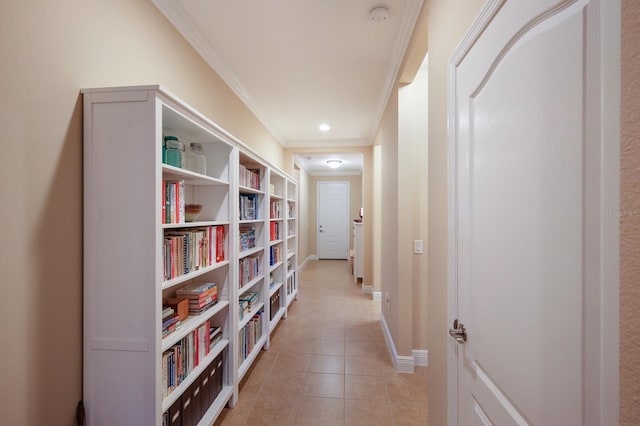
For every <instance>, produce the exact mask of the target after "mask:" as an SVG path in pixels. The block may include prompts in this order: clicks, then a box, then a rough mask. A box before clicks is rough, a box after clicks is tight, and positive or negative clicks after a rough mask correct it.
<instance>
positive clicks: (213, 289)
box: [176, 283, 218, 315]
mask: <svg viewBox="0 0 640 426" xmlns="http://www.w3.org/2000/svg"><path fill="white" fill-rule="evenodd" d="M176 296H177V297H178V298H180V299H187V300H188V301H189V315H200V314H201V313H203V312H204V311H206V310H207V309H209V308H210V307H211V306H213V305H215V304H216V303H218V286H217V285H216V284H215V283H190V284H187V285H186V286H184V287H182V288H180V289H179V290H178V291H176Z"/></svg>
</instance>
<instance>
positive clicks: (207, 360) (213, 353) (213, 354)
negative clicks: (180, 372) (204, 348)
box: [162, 339, 229, 411]
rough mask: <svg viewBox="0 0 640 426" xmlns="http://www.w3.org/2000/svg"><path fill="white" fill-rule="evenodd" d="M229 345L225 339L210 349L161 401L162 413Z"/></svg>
mask: <svg viewBox="0 0 640 426" xmlns="http://www.w3.org/2000/svg"><path fill="white" fill-rule="evenodd" d="M228 345H229V341H228V340H226V339H222V340H220V341H219V342H218V343H216V345H215V346H214V347H213V348H212V349H211V352H209V354H207V356H206V357H204V358H203V359H202V362H201V363H200V364H199V365H198V366H197V367H196V368H194V369H193V370H192V371H191V373H189V375H188V376H187V377H186V378H185V379H184V380H183V381H182V383H180V384H179V385H178V386H177V387H176V388H175V389H174V390H173V392H171V393H170V394H169V395H168V396H167V397H166V398H163V400H162V411H167V410H168V409H169V407H171V405H173V403H174V402H176V400H177V399H178V398H180V395H181V394H182V393H183V392H184V391H185V390H186V389H188V388H189V386H191V384H192V383H193V382H194V381H195V380H196V378H197V377H198V376H199V375H200V374H201V373H202V372H203V371H204V370H205V369H206V368H207V366H208V365H209V364H211V362H212V361H213V360H214V359H215V358H216V357H217V356H218V355H220V353H221V352H222V351H223V350H224V349H225V348H226V347H227V346H228Z"/></svg>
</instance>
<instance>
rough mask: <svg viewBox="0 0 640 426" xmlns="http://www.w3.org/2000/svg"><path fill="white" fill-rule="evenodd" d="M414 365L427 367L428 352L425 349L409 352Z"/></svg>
mask: <svg viewBox="0 0 640 426" xmlns="http://www.w3.org/2000/svg"><path fill="white" fill-rule="evenodd" d="M411 354H412V355H413V362H414V363H415V365H419V366H421V367H426V366H428V365H429V351H428V350H426V349H414V350H412V351H411Z"/></svg>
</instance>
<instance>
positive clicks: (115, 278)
mask: <svg viewBox="0 0 640 426" xmlns="http://www.w3.org/2000/svg"><path fill="white" fill-rule="evenodd" d="M82 93H83V96H84V229H85V231H84V377H83V388H84V389H83V392H84V405H85V410H86V415H87V422H88V424H91V425H107V424H108V425H112V424H153V425H160V424H162V422H163V415H164V413H167V414H169V412H171V410H175V409H176V407H178V408H177V409H180V410H182V411H181V412H182V413H185V415H186V413H187V411H186V406H185V407H182V406H181V405H180V404H181V403H183V402H184V401H185V400H187V399H189V398H190V397H192V396H193V395H195V394H192V392H194V390H193V389H195V388H198V387H199V386H200V385H202V387H203V389H204V383H205V379H206V378H207V377H208V378H209V379H211V380H213V378H214V377H215V380H221V381H222V383H220V382H216V386H217V388H216V394H215V398H210V399H209V400H208V401H207V403H206V405H203V407H202V408H201V410H200V412H199V414H198V415H197V418H196V416H194V417H193V419H194V420H193V424H198V425H211V424H213V423H214V422H215V420H216V418H217V417H218V416H219V414H220V412H221V411H222V409H223V408H224V407H225V406H230V407H233V406H234V405H235V404H236V402H237V399H238V384H239V382H240V380H241V379H242V377H243V376H244V375H245V374H246V373H247V371H249V369H250V367H251V365H252V363H253V362H254V361H255V359H256V358H257V356H258V353H259V352H260V350H262V349H267V348H268V347H269V334H270V332H271V331H272V330H273V328H274V327H275V325H276V324H277V322H278V321H279V320H280V319H281V318H283V317H286V308H287V306H288V303H290V299H293V297H295V295H297V281H295V280H297V269H296V268H295V267H290V266H288V262H289V261H290V260H291V259H293V265H297V218H296V217H289V216H288V215H287V206H288V204H287V203H290V202H293V203H294V205H295V203H296V197H297V183H296V182H295V180H294V179H293V178H291V177H290V176H288V175H286V174H285V173H283V172H281V171H280V170H278V169H277V168H275V167H273V166H272V165H270V164H269V163H268V162H266V161H264V160H263V159H261V158H260V157H259V156H258V155H256V154H255V153H254V152H253V151H251V150H250V149H249V148H248V147H247V146H246V145H244V144H243V143H242V142H241V141H239V140H237V139H236V138H234V137H233V136H231V135H230V134H228V133H227V132H225V131H224V130H223V129H221V128H220V127H219V126H217V125H216V124H215V123H213V122H212V121H210V120H209V119H208V118H206V117H204V116H202V115H201V114H200V113H198V112H197V111H196V110H194V109H193V108H191V107H190V106H189V105H187V104H186V103H184V102H183V101H181V100H180V99H178V98H177V97H175V96H174V95H173V94H171V93H170V92H168V91H166V90H164V89H163V88H161V87H160V86H136V87H121V88H101V89H87V90H83V91H82ZM167 135H171V136H176V137H177V138H178V140H180V141H181V142H184V143H186V144H188V143H199V144H202V146H203V148H204V152H205V157H206V170H205V171H204V173H201V172H195V171H193V170H189V169H188V167H186V166H188V164H187V165H185V167H178V166H177V165H175V164H174V165H171V164H166V162H165V161H163V160H164V159H163V146H162V141H163V137H164V136H167ZM243 167H245V168H246V167H249V168H255V169H257V170H259V183H258V185H251V184H250V182H243V181H242V180H241V179H240V172H241V170H242V169H243ZM168 181H170V182H179V181H181V182H183V192H182V193H181V196H182V198H183V200H184V202H185V203H188V204H193V203H195V204H201V205H202V211H201V213H200V215H199V217H198V218H197V219H196V221H194V222H183V221H181V222H180V223H170V221H167V220H166V209H167V205H166V200H165V191H164V189H163V188H164V184H165V183H166V182H168ZM272 184H273V185H274V186H272ZM252 186H256V187H252ZM176 188H177V186H176ZM242 196H251V197H254V199H255V201H256V206H255V209H256V214H257V216H256V217H251V218H247V217H241V215H240V213H241V212H240V201H241V198H242ZM272 201H277V202H279V203H281V205H282V216H281V217H275V218H272V217H270V210H269V208H270V204H271V202H272ZM163 204H164V208H163ZM296 211H297V210H296ZM163 218H164V219H163ZM167 222H169V223H167ZM272 223H277V224H279V225H278V227H279V229H280V235H279V236H278V238H276V239H275V240H273V241H272V239H271V238H270V235H269V234H270V229H271V226H272V225H271V224H272ZM209 227H214V228H212V231H211V233H208V232H209V231H208V229H209ZM216 227H219V228H220V229H222V230H224V235H223V238H222V239H220V242H221V247H222V248H223V249H224V257H223V258H220V259H213V258H212V259H210V262H209V263H208V264H205V263H206V262H205V261H204V260H203V259H208V260H209V257H208V254H207V253H208V252H206V247H208V246H207V245H206V243H204V245H199V246H198V247H205V248H203V249H202V250H203V251H202V252H201V251H199V250H198V249H196V248H195V247H194V249H193V250H192V251H189V254H188V256H191V258H192V259H194V261H193V262H192V264H191V266H190V268H183V267H180V266H179V267H177V268H173V269H172V268H165V260H166V256H165V252H164V251H165V240H166V239H167V238H168V237H169V236H174V238H175V235H181V234H184V233H187V232H189V231H190V232H191V233H192V234H190V237H189V238H194V239H195V238H196V237H195V235H199V236H200V237H202V236H203V235H208V237H207V238H206V241H207V242H208V241H209V238H211V239H212V241H213V239H215V237H214V232H213V231H215V230H216V229H217V228H216ZM247 228H254V232H255V235H254V237H255V245H254V247H250V248H246V249H241V247H240V243H241V240H240V231H241V229H245V230H246V229H247ZM294 228H295V231H292V230H293V229H294ZM203 232H204V234H203ZM180 238H183V239H184V240H186V239H187V237H186V236H184V237H183V236H181V237H180ZM272 247H280V250H281V254H282V255H281V259H280V260H279V261H278V262H276V264H275V265H270V251H271V249H272ZM167 250H168V248H167ZM198 253H200V254H198ZM175 256H176V255H175V253H174V255H173V256H170V257H171V258H172V259H173V260H175ZM211 257H213V256H211ZM252 258H254V259H256V261H255V262H256V263H257V265H258V267H259V269H258V271H257V274H255V276H253V277H251V279H249V280H248V281H247V282H246V283H244V285H243V286H242V287H240V277H241V276H240V273H241V268H240V263H241V262H242V261H243V260H246V259H252ZM289 264H291V263H289ZM272 274H277V276H278V280H277V283H276V284H275V285H274V286H273V287H270V286H269V277H270V276H271V275H272ZM292 279H293V280H294V281H295V292H289V291H288V290H287V283H288V282H289V283H290V284H291V280H292ZM201 282H202V283H209V282H214V283H216V284H217V289H218V302H217V303H216V304H215V305H213V306H211V307H209V308H208V309H207V310H205V311H204V312H202V313H200V314H198V315H195V314H193V315H189V316H188V317H187V318H185V319H184V320H183V321H181V323H180V326H179V327H178V328H177V329H176V330H175V331H173V332H171V333H169V334H167V335H166V336H164V337H163V328H162V313H163V301H164V300H165V299H168V298H173V297H176V296H177V295H176V292H177V291H178V290H179V289H181V288H182V287H184V286H187V285H190V284H192V283H201ZM248 292H255V293H258V298H257V301H256V303H255V304H252V309H251V312H249V313H248V314H247V315H245V316H243V317H242V318H240V313H241V311H240V304H239V299H240V298H242V297H244V295H246V293H248ZM276 293H280V294H281V302H280V304H279V306H278V312H276V314H275V316H274V317H273V318H271V317H270V315H269V310H270V305H269V301H270V298H271V297H272V296H273V295H274V294H276ZM257 313H261V315H262V320H261V326H260V332H259V337H258V338H257V339H256V340H257V341H256V342H255V345H253V347H252V350H251V351H250V353H248V355H247V356H246V358H245V357H241V355H240V351H241V350H242V342H240V334H241V330H242V329H243V328H244V327H245V326H247V327H248V326H251V325H252V324H256V321H255V319H253V316H254V315H255V314H257ZM206 322H209V323H210V324H211V326H217V327H220V328H221V330H222V338H221V339H220V340H219V341H218V342H217V343H216V344H215V345H212V346H211V349H210V351H209V353H208V354H206V355H204V354H203V357H202V359H200V360H199V363H198V365H197V366H194V368H193V369H192V371H191V372H190V373H189V374H188V375H186V376H185V377H183V378H182V379H181V381H180V383H178V384H176V386H175V387H174V388H173V389H172V390H165V391H163V383H164V380H165V378H163V374H164V372H163V354H164V353H168V351H172V350H173V348H174V345H176V344H178V343H179V342H181V341H184V340H183V339H186V338H187V336H190V335H192V334H193V332H194V330H196V329H198V328H200V327H201V326H202V325H203V324H205V323H206ZM207 383H212V382H207ZM207 389H208V388H207ZM211 389H213V388H211ZM212 392H213V390H212ZM163 395H164V396H163ZM203 398H204V397H203ZM203 404H204V403H203ZM194 410H195V408H194Z"/></svg>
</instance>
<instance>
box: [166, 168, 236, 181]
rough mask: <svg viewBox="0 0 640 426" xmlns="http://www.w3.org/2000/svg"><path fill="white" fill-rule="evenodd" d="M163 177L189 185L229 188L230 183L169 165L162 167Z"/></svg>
mask: <svg viewBox="0 0 640 426" xmlns="http://www.w3.org/2000/svg"><path fill="white" fill-rule="evenodd" d="M162 175H163V176H165V177H166V178H167V179H170V180H184V182H185V183H186V184H187V185H199V186H229V182H228V181H223V180H221V179H216V178H213V177H211V176H206V175H203V174H200V173H196V172H192V171H191V170H186V169H182V168H180V167H174V166H170V165H168V164H163V165H162Z"/></svg>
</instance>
